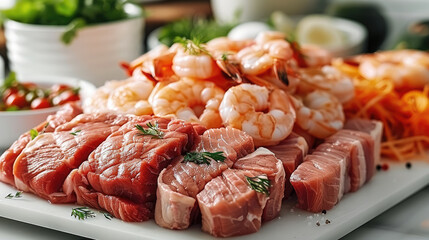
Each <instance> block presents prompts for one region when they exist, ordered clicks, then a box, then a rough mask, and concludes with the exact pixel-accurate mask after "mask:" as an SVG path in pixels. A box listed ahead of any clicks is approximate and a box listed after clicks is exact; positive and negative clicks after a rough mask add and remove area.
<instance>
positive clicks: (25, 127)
mask: <svg viewBox="0 0 429 240" xmlns="http://www.w3.org/2000/svg"><path fill="white" fill-rule="evenodd" d="M20 81H21V82H34V83H36V84H37V85H40V86H44V87H49V86H52V85H54V84H56V83H60V84H61V83H64V84H68V85H69V86H72V87H80V91H79V93H80V97H81V101H83V100H84V99H85V98H87V97H88V96H90V95H91V94H92V93H93V92H94V91H95V89H96V88H95V86H94V85H93V84H92V83H90V82H87V81H84V80H80V79H77V78H69V77H56V76H46V77H44V76H31V77H30V76H29V77H21V78H20ZM59 108H60V106H57V107H51V108H45V109H39V110H22V111H14V112H1V111H0V132H1V134H0V151H1V150H4V149H6V148H8V147H10V145H11V144H12V143H13V142H14V141H15V140H17V139H18V137H19V136H20V135H21V134H22V133H24V132H27V131H29V130H30V129H32V128H34V127H35V126H37V125H39V124H40V123H42V122H43V121H45V120H46V118H47V117H48V116H49V115H51V114H54V113H55V112H57V111H58V109H59Z"/></svg>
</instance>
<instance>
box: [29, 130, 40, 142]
mask: <svg viewBox="0 0 429 240" xmlns="http://www.w3.org/2000/svg"><path fill="white" fill-rule="evenodd" d="M37 135H39V132H38V131H37V130H36V129H34V128H33V129H31V130H30V136H31V140H33V139H35V138H36V137H37Z"/></svg>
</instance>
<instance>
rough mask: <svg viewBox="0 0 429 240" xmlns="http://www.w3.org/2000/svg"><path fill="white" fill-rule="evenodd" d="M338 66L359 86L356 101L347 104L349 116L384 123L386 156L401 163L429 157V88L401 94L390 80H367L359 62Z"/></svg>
mask: <svg viewBox="0 0 429 240" xmlns="http://www.w3.org/2000/svg"><path fill="white" fill-rule="evenodd" d="M334 66H335V67H337V68H338V69H339V70H341V71H342V72H344V73H346V74H348V75H350V76H351V77H352V78H353V80H354V84H355V97H354V99H353V100H351V101H350V102H348V103H346V104H344V111H345V114H346V117H347V118H366V119H376V120H379V121H381V122H383V124H384V130H383V131H384V132H383V142H382V144H381V154H382V156H383V157H387V158H391V159H395V160H400V161H405V160H409V159H411V158H413V159H414V158H418V157H427V149H428V148H429V85H426V86H425V87H424V89H418V90H410V91H405V92H398V91H396V90H395V88H394V86H393V83H392V82H391V81H389V80H388V79H365V78H363V77H362V76H361V75H360V74H359V71H358V64H356V63H351V64H350V63H348V62H346V61H343V60H336V61H335V62H334Z"/></svg>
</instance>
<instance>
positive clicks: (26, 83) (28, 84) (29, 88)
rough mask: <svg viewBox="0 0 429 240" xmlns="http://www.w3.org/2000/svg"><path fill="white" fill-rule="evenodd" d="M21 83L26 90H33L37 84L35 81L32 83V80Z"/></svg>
mask: <svg viewBox="0 0 429 240" xmlns="http://www.w3.org/2000/svg"><path fill="white" fill-rule="evenodd" d="M21 85H22V86H23V87H25V88H26V89H28V90H34V89H36V88H37V85H36V84H35V83H32V82H24V83H21Z"/></svg>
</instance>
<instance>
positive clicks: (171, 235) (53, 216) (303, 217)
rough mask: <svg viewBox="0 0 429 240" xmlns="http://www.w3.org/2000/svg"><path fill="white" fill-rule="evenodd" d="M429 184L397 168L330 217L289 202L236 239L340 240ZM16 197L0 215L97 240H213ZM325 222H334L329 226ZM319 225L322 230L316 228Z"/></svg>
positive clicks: (1, 192) (421, 171)
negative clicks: (277, 213) (76, 215)
mask: <svg viewBox="0 0 429 240" xmlns="http://www.w3.org/2000/svg"><path fill="white" fill-rule="evenodd" d="M428 182H429V164H427V163H425V162H413V166H412V168H411V169H406V168H405V164H404V163H401V164H394V163H391V164H390V169H389V170H388V171H381V172H378V173H377V174H376V176H375V177H374V178H373V179H372V180H371V182H370V183H368V184H367V185H365V186H364V187H363V188H362V189H361V190H359V191H358V192H356V193H350V194H347V195H345V197H344V198H343V200H342V201H341V202H340V203H339V204H338V205H337V206H336V207H334V209H332V210H330V211H328V213H327V214H326V215H322V214H319V215H316V214H312V213H308V212H304V211H301V210H298V209H296V208H291V206H294V204H295V203H294V202H293V201H292V200H288V201H285V203H284V205H283V209H282V213H281V217H280V218H278V219H275V220H273V221H271V222H268V223H265V224H264V225H263V226H262V228H261V230H260V231H259V232H257V233H255V234H251V235H247V236H243V237H238V238H234V239H246V240H252V239H255V240H256V239H338V238H340V237H342V236H344V235H345V234H347V233H349V232H351V231H352V230H353V229H355V228H357V227H359V226H360V225H362V224H364V223H365V222H367V221H369V220H370V219H372V218H373V217H375V216H377V215H379V214H380V213H382V212H383V211H385V210H387V209H389V208H390V207H392V206H394V205H395V204H397V203H399V202H400V201H402V200H403V199H405V198H406V197H408V196H410V195H411V194H413V193H414V192H416V191H418V190H419V189H421V188H422V187H424V186H425V185H426V184H427V183H428ZM15 192H16V190H15V189H14V188H12V187H10V186H8V185H6V184H3V183H0V216H2V217H5V218H10V219H14V220H17V221H22V222H26V223H30V224H34V225H38V226H42V227H46V228H51V229H55V230H58V231H64V232H67V233H72V234H76V235H79V236H84V237H89V238H96V239H140V240H141V239H178V240H180V239H183V240H192V239H213V237H212V236H210V235H208V234H206V233H204V232H202V231H201V230H200V226H199V225H196V226H193V227H192V228H191V229H188V230H185V231H173V230H167V229H163V228H161V227H159V226H157V225H156V224H155V222H154V221H153V220H151V221H147V222H143V223H125V222H122V221H120V220H118V219H113V220H110V221H109V220H108V219H106V218H105V217H104V216H103V214H102V213H99V212H98V211H95V212H96V214H97V216H96V217H95V218H91V219H87V220H84V221H79V220H77V219H75V218H73V217H71V216H70V213H71V209H72V208H73V207H75V205H52V204H49V203H48V202H47V201H45V200H43V199H40V198H38V197H36V196H34V195H32V194H29V193H24V194H23V197H22V198H18V199H5V198H4V196H6V195H7V194H9V193H13V194H14V193H15ZM291 209H293V210H291ZM325 219H329V220H330V221H331V223H330V224H325ZM317 221H319V222H320V223H321V225H320V226H316V222H317Z"/></svg>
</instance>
